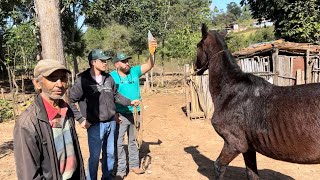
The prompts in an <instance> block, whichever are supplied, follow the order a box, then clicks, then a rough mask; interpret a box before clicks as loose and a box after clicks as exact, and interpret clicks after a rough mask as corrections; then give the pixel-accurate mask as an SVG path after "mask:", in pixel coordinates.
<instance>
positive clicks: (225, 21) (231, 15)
mask: <svg viewBox="0 0 320 180" xmlns="http://www.w3.org/2000/svg"><path fill="white" fill-rule="evenodd" d="M252 21H253V19H252V17H251V13H250V11H249V7H248V6H244V7H243V8H241V7H240V6H239V5H238V4H236V3H234V2H231V3H229V4H227V12H223V10H218V8H217V7H215V9H214V12H213V14H212V23H213V26H214V27H215V28H216V29H224V28H225V27H226V26H229V25H230V24H232V23H239V24H242V25H244V26H250V25H251V23H252Z"/></svg>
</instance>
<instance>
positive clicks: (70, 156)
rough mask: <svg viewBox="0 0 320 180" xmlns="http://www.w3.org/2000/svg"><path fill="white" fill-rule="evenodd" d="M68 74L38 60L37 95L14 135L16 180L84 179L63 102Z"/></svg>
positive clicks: (72, 125) (57, 65)
mask: <svg viewBox="0 0 320 180" xmlns="http://www.w3.org/2000/svg"><path fill="white" fill-rule="evenodd" d="M68 73H70V71H69V70H68V69H67V68H66V67H65V66H64V65H63V64H61V63H60V62H59V61H56V60H52V59H45V60H40V61H39V62H38V63H37V65H36V66H35V68H34V79H33V84H34V87H35V89H36V90H38V92H39V93H38V94H37V95H36V97H35V100H34V102H33V103H32V104H31V105H30V106H29V107H28V108H27V109H26V110H25V111H24V112H22V114H21V115H20V116H19V117H18V119H17V121H16V123H15V127H14V132H13V138H14V141H13V145H14V157H15V162H16V169H17V171H16V172H17V176H18V179H53V180H60V179H75V180H77V179H85V172H84V167H83V160H82V155H81V150H80V146H79V141H78V137H77V133H76V129H75V121H74V116H73V112H72V111H71V109H70V107H69V106H68V105H67V103H66V102H64V101H63V99H62V97H63V95H64V94H65V92H66V89H67V82H68Z"/></svg>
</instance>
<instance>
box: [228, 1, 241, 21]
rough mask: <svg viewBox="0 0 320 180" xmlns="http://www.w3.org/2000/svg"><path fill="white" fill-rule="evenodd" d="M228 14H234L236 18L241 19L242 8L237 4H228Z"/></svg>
mask: <svg viewBox="0 0 320 180" xmlns="http://www.w3.org/2000/svg"><path fill="white" fill-rule="evenodd" d="M227 13H230V14H233V15H234V16H235V18H239V17H240V16H241V13H242V11H241V7H240V6H239V5H238V4H237V3H235V2H231V3H229V4H227Z"/></svg>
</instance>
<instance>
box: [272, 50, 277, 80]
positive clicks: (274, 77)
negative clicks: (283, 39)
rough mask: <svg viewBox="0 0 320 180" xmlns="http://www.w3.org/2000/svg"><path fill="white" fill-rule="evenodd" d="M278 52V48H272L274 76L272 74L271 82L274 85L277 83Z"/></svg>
mask: <svg viewBox="0 0 320 180" xmlns="http://www.w3.org/2000/svg"><path fill="white" fill-rule="evenodd" d="M278 54H279V49H277V48H275V49H274V52H273V53H272V62H273V73H274V76H273V83H274V84H275V85H278V75H279V67H278V66H279V62H278V61H279V57H278Z"/></svg>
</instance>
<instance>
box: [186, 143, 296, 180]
mask: <svg viewBox="0 0 320 180" xmlns="http://www.w3.org/2000/svg"><path fill="white" fill-rule="evenodd" d="M197 148H198V146H189V147H185V148H184V151H185V152H187V153H189V154H191V155H192V158H193V160H194V162H195V163H196V164H197V165H198V172H199V173H201V174H202V175H203V176H206V177H207V178H208V179H209V180H213V179H214V169H213V164H214V161H212V160H211V159H209V158H207V157H206V156H204V155H203V154H201V152H200V151H199V150H198V149H197ZM258 173H259V175H260V178H261V179H264V180H293V178H291V177H290V176H287V175H284V174H281V173H279V172H276V171H273V170H269V169H263V170H259V172H258ZM224 179H225V180H234V179H247V175H246V169H245V168H240V167H232V166H228V169H227V171H226V172H225V174H224Z"/></svg>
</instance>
